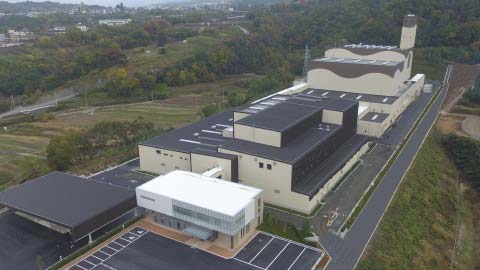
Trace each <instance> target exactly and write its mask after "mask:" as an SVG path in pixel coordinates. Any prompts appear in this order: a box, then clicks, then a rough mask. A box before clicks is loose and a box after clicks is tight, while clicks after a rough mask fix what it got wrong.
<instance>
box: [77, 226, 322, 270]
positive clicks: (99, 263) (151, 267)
mask: <svg viewBox="0 0 480 270" xmlns="http://www.w3.org/2000/svg"><path fill="white" fill-rule="evenodd" d="M322 256H323V252H322V251H321V250H318V249H315V248H312V247H309V246H305V245H302V244H299V243H295V242H292V241H290V240H286V239H282V238H278V237H276V236H273V235H269V234H264V233H259V234H258V235H257V236H255V238H253V239H252V240H251V241H250V242H249V243H248V244H247V245H246V246H245V248H244V249H243V250H241V251H240V252H239V253H238V254H237V256H236V257H235V258H233V259H224V258H222V257H219V256H216V255H213V254H211V253H208V252H205V251H203V250H199V249H195V248H192V247H190V246H188V245H185V244H183V243H179V242H176V241H174V240H171V239H168V238H165V237H163V236H160V235H158V234H155V233H153V232H150V231H148V230H145V229H143V228H138V227H137V228H135V229H133V230H131V231H129V232H126V233H125V234H123V235H121V236H120V237H118V238H117V239H115V240H113V241H112V242H110V243H109V244H108V245H106V246H105V247H103V248H101V249H100V250H98V251H96V252H95V253H93V254H92V255H90V256H89V257H87V258H85V259H84V260H82V261H80V262H79V263H77V264H76V265H74V266H72V267H71V268H70V270H159V269H160V270H182V269H185V270H187V269H188V270H190V269H195V270H225V269H228V270H267V269H274V270H309V269H311V268H312V267H313V266H314V264H315V263H316V262H317V261H318V260H319V259H320V258H321V257H322ZM192 267H194V268H192Z"/></svg>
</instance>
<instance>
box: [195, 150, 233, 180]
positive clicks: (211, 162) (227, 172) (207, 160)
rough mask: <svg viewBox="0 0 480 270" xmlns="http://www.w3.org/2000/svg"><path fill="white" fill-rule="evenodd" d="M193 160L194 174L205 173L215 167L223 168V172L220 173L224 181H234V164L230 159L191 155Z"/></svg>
mask: <svg viewBox="0 0 480 270" xmlns="http://www.w3.org/2000/svg"><path fill="white" fill-rule="evenodd" d="M191 158H192V172H195V173H200V174H201V173H203V172H205V171H208V170H209V169H212V168H214V167H221V168H223V171H222V172H220V175H222V179H224V180H228V181H232V162H231V160H229V159H222V158H218V157H211V156H205V155H200V154H195V153H192V154H191Z"/></svg>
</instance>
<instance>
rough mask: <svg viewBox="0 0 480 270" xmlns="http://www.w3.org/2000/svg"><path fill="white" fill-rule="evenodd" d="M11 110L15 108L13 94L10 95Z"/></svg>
mask: <svg viewBox="0 0 480 270" xmlns="http://www.w3.org/2000/svg"><path fill="white" fill-rule="evenodd" d="M10 110H11V111H13V110H15V99H14V98H13V95H11V96H10Z"/></svg>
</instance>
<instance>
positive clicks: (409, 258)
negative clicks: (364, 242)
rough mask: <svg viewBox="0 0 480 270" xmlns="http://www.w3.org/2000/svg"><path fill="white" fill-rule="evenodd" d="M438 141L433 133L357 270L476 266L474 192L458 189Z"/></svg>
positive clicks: (478, 264) (479, 206)
mask: <svg viewBox="0 0 480 270" xmlns="http://www.w3.org/2000/svg"><path fill="white" fill-rule="evenodd" d="M439 140H440V137H439V136H437V134H436V132H435V129H434V130H433V131H432V132H431V134H430V135H429V136H428V138H427V140H426V142H425V144H424V145H423V146H422V148H421V150H420V152H419V154H418V156H417V158H416V159H415V161H414V163H413V165H412V167H411V168H410V170H409V171H408V173H407V175H406V177H405V179H404V180H403V183H402V184H401V186H400V188H399V190H398V191H397V194H396V195H395V197H394V198H393V201H392V203H391V205H390V207H389V208H388V210H387V212H386V214H385V216H384V218H383V220H382V221H381V223H380V225H379V227H378V229H377V231H376V233H375V235H374V237H373V239H372V240H371V242H370V245H369V246H368V249H367V250H366V253H365V254H364V256H363V259H362V260H361V261H360V263H359V266H358V269H360V270H376V269H392V270H396V269H398V270H400V269H405V270H407V269H450V265H451V264H454V265H455V266H456V267H455V268H453V269H465V270H467V269H478V267H480V260H479V258H480V256H479V255H480V253H479V251H478V249H477V248H475V247H476V246H477V244H478V240H479V238H478V235H479V233H480V226H478V225H480V224H479V221H480V219H479V218H480V210H479V209H480V202H479V201H478V196H479V194H478V192H476V191H475V190H473V189H472V188H471V187H470V186H469V185H468V184H464V183H462V181H461V182H460V185H459V186H458V188H457V177H458V175H457V172H456V169H455V166H454V164H453V163H452V161H451V160H450V159H449V157H448V156H447V155H446V153H445V150H444V149H443V147H442V146H441V143H440V141H439ZM460 180H461V179H460ZM457 192H458V193H457ZM457 194H458V196H457ZM457 221H458V223H457ZM457 226H458V227H457ZM457 229H458V231H457ZM457 233H458V236H457ZM455 241H457V242H455ZM455 246H456V248H455V252H453V250H454V247H455Z"/></svg>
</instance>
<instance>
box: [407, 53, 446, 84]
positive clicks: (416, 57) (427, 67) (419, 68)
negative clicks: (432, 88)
mask: <svg viewBox="0 0 480 270" xmlns="http://www.w3.org/2000/svg"><path fill="white" fill-rule="evenodd" d="M446 67H447V63H432V62H431V61H429V60H427V59H425V57H424V56H423V54H422V49H421V48H417V49H415V50H414V52H413V66H412V75H415V74H417V73H421V74H425V76H426V78H427V79H429V80H438V81H442V80H443V77H444V76H445V68H446Z"/></svg>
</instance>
